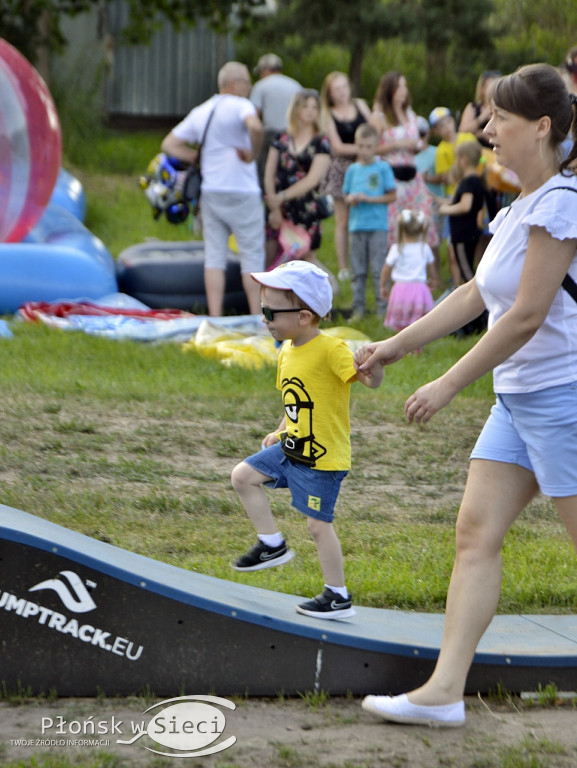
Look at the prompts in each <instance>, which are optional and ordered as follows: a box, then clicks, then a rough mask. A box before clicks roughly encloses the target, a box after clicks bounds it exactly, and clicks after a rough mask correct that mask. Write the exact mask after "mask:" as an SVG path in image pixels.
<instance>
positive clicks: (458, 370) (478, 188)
mask: <svg viewBox="0 0 577 768" xmlns="http://www.w3.org/2000/svg"><path fill="white" fill-rule="evenodd" d="M269 63H270V60H269ZM277 64H278V62H277ZM260 69H261V67H260V66H259V71H260ZM563 72H564V73H565V74H568V75H569V76H570V77H569V78H568V79H567V78H563V77H562V73H561V71H560V70H559V69H558V68H556V67H553V66H551V65H548V64H531V65H526V66H522V67H520V68H519V69H518V70H516V71H515V72H514V73H512V74H509V75H506V76H501V75H500V74H499V73H497V72H494V71H491V72H486V73H484V74H483V75H482V77H481V78H480V79H479V83H478V88H477V94H476V96H475V100H474V102H472V103H471V104H470V105H467V106H466V107H465V109H464V110H463V114H462V116H461V120H460V122H459V125H458V126H457V121H456V120H455V117H454V115H453V114H452V112H451V110H450V109H449V108H447V107H444V106H442V107H437V108H435V109H434V110H433V111H432V112H431V114H430V115H429V118H428V120H426V119H425V118H423V117H420V116H418V115H417V114H416V113H415V112H414V110H413V109H412V107H411V100H410V94H409V90H408V86H407V82H406V79H405V77H404V76H403V75H402V74H401V73H397V72H388V73H385V75H383V77H382V79H381V81H380V83H379V87H378V89H377V94H376V96H375V100H374V103H373V105H372V109H371V110H369V109H368V106H367V105H366V104H365V103H364V102H362V101H361V100H356V99H353V98H352V97H351V93H350V84H349V83H348V79H347V78H346V76H345V75H344V74H343V73H331V75H329V76H327V78H326V79H325V82H324V84H323V88H322V90H321V95H320V96H319V95H318V94H317V92H316V91H312V90H306V89H302V88H299V89H298V90H297V91H296V92H295V93H294V94H293V95H292V96H291V97H290V100H289V108H288V113H287V114H288V117H287V124H286V126H284V127H283V128H282V129H281V130H280V131H276V132H275V135H274V136H273V138H272V140H271V144H270V148H269V149H268V151H267V156H266V163H265V170H264V179H263V184H264V202H265V204H266V211H267V213H266V217H267V228H268V229H267V239H268V240H269V241H272V243H273V244H274V243H275V237H276V235H275V233H277V232H278V231H279V230H281V229H282V226H283V222H284V221H285V220H290V221H291V222H292V223H293V224H296V225H299V226H302V227H303V228H306V230H307V233H308V235H307V236H308V237H309V239H310V250H309V252H308V253H307V254H305V256H304V258H303V259H302V260H292V261H288V262H287V263H285V264H281V265H280V266H278V267H276V268H274V269H273V270H272V271H267V270H266V269H265V255H264V219H265V213H264V208H263V199H262V197H261V195H260V192H259V190H260V187H259V184H258V176H257V172H256V164H255V162H254V160H255V158H256V157H258V155H259V152H260V149H261V143H262V138H263V135H264V130H265V129H266V125H265V129H263V123H262V122H261V118H262V119H264V115H265V104H264V102H262V101H261V106H260V107H259V109H258V110H257V108H256V107H255V106H254V105H253V104H252V102H251V101H250V99H249V96H250V91H251V84H250V78H249V76H248V70H247V69H246V67H244V66H243V65H240V64H237V63H229V64H228V65H225V67H224V68H223V70H221V76H219V88H220V94H221V97H220V98H219V97H214V98H213V99H212V100H209V102H206V104H203V105H201V106H200V107H198V108H197V109H196V110H193V111H192V112H191V114H190V115H189V116H188V117H187V118H185V120H184V121H183V122H182V123H181V124H180V125H179V126H177V127H176V128H175V129H174V131H173V132H171V134H169V136H168V137H167V138H166V139H165V142H164V144H163V149H165V151H167V152H169V151H170V152H174V153H175V154H177V156H179V157H181V159H183V160H187V159H188V160H193V159H194V153H193V151H192V150H190V148H188V143H190V142H191V141H194V140H198V138H199V136H200V135H202V132H203V130H204V126H205V125H206V123H207V120H208V119H209V116H210V115H211V114H213V115H214V119H212V120H211V123H210V128H209V130H208V137H205V140H204V142H203V147H202V154H203V162H204V165H203V173H205V172H206V173H205V182H204V183H205V187H204V190H203V195H204V194H206V197H207V200H206V201H205V203H203V205H205V204H206V205H207V210H208V217H207V221H205V226H206V225H207V223H209V222H210V226H215V230H216V231H215V233H214V236H212V235H211V237H210V239H209V240H208V241H207V258H209V259H210V260H209V262H208V266H207V270H211V269H214V270H216V269H217V268H218V258H217V257H216V256H215V252H214V251H212V248H213V247H214V249H216V248H217V246H218V247H221V246H222V243H223V242H224V237H225V234H228V232H229V231H231V232H233V233H234V234H235V236H237V241H238V243H239V251H240V254H241V262H242V264H243V275H246V278H247V284H248V285H250V282H252V283H253V284H254V286H256V296H257V299H256V301H255V303H254V304H253V306H254V307H255V308H256V311H260V312H262V315H263V318H264V320H265V322H266V325H267V328H268V330H269V331H270V333H271V335H272V336H273V338H274V339H275V340H277V341H279V342H280V341H288V342H289V343H287V344H285V345H283V346H282V348H281V352H280V355H279V363H278V373H277V387H278V389H279V390H281V393H282V400H283V405H284V415H283V418H282V420H281V422H280V424H279V426H278V427H277V428H275V429H273V431H272V432H270V433H269V434H267V435H266V436H265V438H264V441H263V448H262V450H261V451H259V452H258V453H256V454H254V455H253V456H250V457H249V458H247V459H246V460H245V461H243V462H241V463H240V464H238V465H237V467H236V468H235V469H234V471H233V474H232V482H233V486H234V488H235V490H236V491H237V492H238V494H239V496H240V499H241V501H242V503H243V505H244V507H245V509H246V511H247V514H248V515H249V518H250V519H251V521H252V522H253V524H254V527H255V530H256V533H257V543H256V545H255V546H254V547H253V548H252V549H250V550H249V551H248V552H247V553H246V554H245V555H242V556H240V557H239V558H238V559H237V560H236V561H235V563H234V564H233V567H234V568H235V569H236V570H239V571H256V570H261V569H264V568H271V567H275V566H278V565H282V564H283V563H286V562H288V561H289V560H291V559H292V558H293V556H294V553H293V552H292V550H290V549H289V548H288V545H287V542H286V540H285V538H284V535H283V534H282V533H281V532H280V531H279V530H278V529H277V524H276V522H275V520H274V517H273V516H272V513H271V510H270V507H269V504H268V500H267V496H266V494H265V492H264V490H263V487H268V488H279V487H282V488H288V489H289V490H290V492H291V494H292V503H293V506H295V508H296V509H298V510H299V511H300V512H302V513H303V514H304V515H305V516H306V518H307V520H308V528H309V531H310V533H311V535H312V536H313V538H314V540H315V543H316V545H317V551H318V554H319V559H320V564H321V569H322V573H323V577H324V579H325V585H324V589H323V591H322V592H321V594H319V595H318V596H317V597H316V598H313V599H312V600H309V601H306V602H304V603H302V604H300V605H299V606H297V611H298V612H299V613H302V614H304V615H306V616H310V617H314V618H317V619H325V620H326V619H343V618H350V617H352V616H353V615H354V607H353V604H352V598H351V595H350V593H349V591H348V588H347V586H346V583H345V574H344V563H343V557H342V552H341V548H340V544H339V540H338V538H337V535H336V533H335V530H334V528H333V519H334V508H335V502H336V499H337V496H338V492H339V489H340V485H341V482H342V480H343V479H344V477H345V475H346V474H347V471H348V469H349V467H350V460H351V457H350V428H349V410H348V409H349V388H350V387H349V385H350V384H351V383H353V382H354V381H360V382H361V383H362V384H364V385H366V386H368V387H371V388H375V387H378V386H380V385H381V383H382V380H383V368H384V366H385V365H392V364H395V363H396V362H398V361H399V360H401V359H402V358H403V357H404V356H406V355H407V354H410V353H412V352H415V351H418V350H420V349H422V348H423V347H425V346H426V345H427V344H429V343H431V342H432V341H435V340H436V339H439V338H441V337H443V336H445V335H447V334H450V333H456V332H457V331H459V330H460V329H462V328H465V327H467V326H468V325H470V324H471V323H475V322H476V321H477V320H478V318H479V317H480V316H482V315H483V314H484V313H487V315H488V326H487V331H486V333H484V334H483V335H481V336H480V338H479V339H478V341H477V342H476V343H475V345H474V346H472V347H471V348H470V349H469V351H467V352H466V353H465V354H464V355H463V356H462V357H461V358H460V359H459V360H458V361H457V362H456V363H455V364H454V365H452V366H451V367H450V368H449V370H448V371H447V372H446V373H444V374H443V375H441V376H440V377H439V378H437V379H435V380H434V381H431V382H429V383H427V384H425V385H423V386H421V387H420V388H419V389H417V390H416V392H414V393H413V394H412V395H410V396H409V398H408V399H407V401H406V404H405V416H406V418H407V420H408V421H409V422H416V423H426V422H428V421H429V420H430V419H431V418H432V417H433V416H434V415H435V414H436V413H437V412H438V411H439V410H441V409H442V408H444V407H446V406H447V405H448V404H449V403H450V402H451V401H452V400H453V398H454V397H455V396H456V395H457V394H458V393H459V392H461V391H462V390H463V389H464V388H465V387H467V386H468V385H469V384H471V383H472V382H474V381H476V380H477V379H479V378H480V377H481V376H484V375H485V374H487V373H489V372H492V373H493V384H494V391H495V395H496V402H495V405H494V406H493V408H492V409H491V412H490V414H489V417H488V419H487V421H486V423H485V426H484V428H483V430H482V432H481V434H480V436H479V438H478V440H477V443H476V445H475V446H474V448H473V450H472V452H471V455H470V465H469V474H468V479H467V483H466V487H465V491H464V496H463V500H462V503H461V506H460V510H459V514H458V519H457V526H456V557H455V563H454V567H453V572H452V576H451V581H450V585H449V591H448V596H447V605H446V617H445V625H444V634H443V640H442V644H441V649H440V653H439V657H438V660H437V663H436V666H435V669H434V672H433V674H432V676H431V677H430V679H429V680H427V681H426V682H425V683H424V684H423V685H422V686H421V687H419V688H418V689H416V690H413V691H410V692H408V693H406V694H401V695H399V696H388V695H386V693H385V692H384V691H379V692H377V693H376V694H374V695H370V696H367V697H365V699H364V700H363V708H364V709H365V710H366V711H368V712H370V713H372V714H374V715H376V716H378V717H380V718H382V719H384V720H389V721H393V722H400V723H409V724H417V725H435V726H444V727H456V726H461V725H463V724H464V722H465V706H464V700H463V696H464V692H465V687H466V680H467V675H468V671H469V668H470V666H471V663H472V661H473V656H474V654H475V650H476V648H477V645H478V643H479V641H480V639H481V637H482V635H483V633H484V631H485V630H486V628H487V627H488V625H489V623H490V621H491V619H492V617H493V615H494V614H495V611H496V608H497V604H498V600H499V593H500V584H501V549H502V545H503V541H504V538H505V535H506V533H507V532H508V530H509V529H510V527H511V526H512V525H513V523H514V522H515V520H516V519H517V517H518V516H519V515H520V514H521V512H522V511H523V509H524V508H525V507H526V506H527V505H528V504H529V502H530V501H531V500H532V499H533V498H534V496H535V495H536V494H537V493H539V492H541V493H543V494H545V495H547V496H549V497H551V498H552V500H553V503H554V505H555V507H556V509H557V511H558V513H559V515H560V517H561V520H562V521H563V523H564V524H565V526H566V527H567V529H568V532H569V534H570V536H571V538H572V540H573V542H574V544H575V546H576V547H577V440H576V437H575V435H576V434H577V408H575V405H576V397H577V283H576V282H575V280H576V279H577V178H576V170H575V169H576V167H577V49H573V50H572V51H570V53H569V55H568V57H567V61H566V63H565V65H564V68H563ZM267 119H268V118H267ZM277 127H278V126H277ZM481 130H482V132H483V133H482V135H481V134H480V131H481ZM431 132H435V133H436V134H437V138H438V141H439V143H438V146H437V148H436V150H435V158H434V162H433V160H432V153H431V152H430V151H429V150H430V145H429V143H428V140H429V134H430V133H431ZM480 139H482V140H483V142H486V143H488V144H489V146H490V147H492V151H493V152H494V154H495V156H496V159H497V160H498V162H499V163H500V164H501V165H502V166H503V167H504V168H506V169H508V171H509V172H511V173H513V174H514V178H515V179H516V183H517V184H518V189H517V192H516V194H515V196H514V198H512V199H511V200H509V201H507V204H505V205H502V207H501V208H500V209H499V210H494V209H492V210H490V207H491V205H495V200H491V199H490V197H489V198H487V195H486V189H485V186H484V184H483V181H482V180H481V178H480V176H481V172H480V165H481V158H482V153H483V151H484V144H483V143H482V141H480ZM218 143H220V144H226V146H227V147H228V151H227V153H226V157H224V158H223V160H222V163H223V165H222V167H221V166H220V165H218V164H217V160H216V155H217V144H218ZM213 155H214V156H215V157H214V159H213ZM383 158H384V159H383ZM213 166H214V168H216V170H214V169H213ZM249 169H250V170H249ZM219 170H221V171H222V173H220V174H219V173H217V171H219ZM225 171H226V172H225ZM481 171H482V167H481ZM213 173H214V177H213V175H212V174H213ZM215 179H216V181H215ZM217 182H218V183H217ZM241 182H242V184H243V185H244V187H243V191H242V192H241V191H240V183H241ZM323 185H326V187H325V188H327V189H330V190H331V194H333V195H334V196H335V198H336V200H337V201H338V202H337V205H338V206H339V207H338V208H335V210H339V211H340V213H339V217H340V218H339V222H340V229H339V228H338V227H337V228H336V232H335V237H336V239H337V243H338V246H337V252H338V253H339V254H340V255H339V267H340V271H341V272H344V270H346V269H350V270H351V273H352V275H351V276H352V282H353V297H354V298H353V301H354V308H355V312H357V313H358V315H359V316H360V315H362V314H363V313H364V311H365V306H366V305H365V287H366V279H367V277H368V275H369V274H370V275H371V281H372V284H373V288H374V290H375V301H376V306H377V308H378V310H380V312H381V313H382V314H383V315H384V322H385V324H386V325H387V326H389V327H391V328H392V329H394V330H395V331H396V333H395V334H394V335H392V336H390V337H389V338H387V339H385V340H384V341H380V342H376V343H371V344H368V345H365V346H363V347H361V348H360V349H358V350H357V351H356V352H355V353H354V355H352V353H351V352H350V350H348V348H347V347H346V345H345V344H344V343H343V342H342V341H341V340H338V339H334V338H332V337H330V336H329V335H327V334H323V333H322V332H321V331H320V330H319V323H320V322H321V320H322V319H323V318H324V317H325V316H326V315H327V313H328V312H329V311H330V309H331V306H332V298H333V292H334V291H333V288H332V287H331V283H330V280H329V276H328V274H327V272H326V270H324V269H323V268H322V265H319V264H318V263H314V261H315V260H316V259H317V257H316V253H317V251H318V248H319V246H320V242H321V228H320V219H321V208H322V194H323ZM433 185H441V187H439V186H433ZM441 190H442V192H443V194H442V195H440V194H439V192H440V191H441ZM249 201H250V204H249ZM497 207H498V206H497ZM205 210H206V209H205ZM257 210H258V211H260V213H258V214H257ZM204 215H205V211H204V210H203V216H204ZM442 217H445V221H446V223H447V227H448V229H447V232H446V233H445V232H444V231H443V226H444V224H443V218H442ZM488 219H490V221H488ZM343 222H346V230H347V232H348V234H349V235H350V238H349V239H347V242H346V243H345V240H344V238H343V227H344V226H345V224H344V223H343ZM249 227H252V233H253V237H254V239H253V241H252V243H251V246H252V250H250V251H248V250H247V253H244V252H243V248H244V245H245V244H246V243H248V240H249V238H248V236H246V239H245V235H247V233H248V228H249ZM485 230H487V233H488V242H487V244H486V248H485V250H484V253H483V255H482V258H481V260H480V261H478V245H479V242H480V240H481V235H482V233H483V232H484V231H485ZM445 234H446V235H447V236H448V238H449V241H450V244H451V248H450V252H451V253H452V258H453V268H454V272H453V274H454V282H455V288H454V290H453V291H451V292H450V293H449V294H448V296H447V297H446V298H444V299H443V300H442V301H440V302H438V303H437V304H436V306H434V307H433V302H432V296H431V291H430V288H429V285H428V281H433V280H435V279H438V275H437V274H436V270H435V267H436V264H437V262H436V255H435V252H434V249H435V248H436V247H437V245H438V242H439V239H440V238H441V237H443V236H445ZM217 240H218V242H217ZM257 242H258V248H260V249H261V251H260V254H257V253H256V250H255V248H254V246H255V243H257ZM347 244H350V254H348V253H347V248H346V245H347ZM339 249H340V250H339ZM385 252H386V253H385ZM247 254H248V255H247ZM349 257H350V262H348V261H347V259H348V258H349ZM345 265H346V266H345ZM344 278H345V275H344V274H341V279H344ZM391 282H392V288H391ZM210 287H211V285H210V284H209V283H207V289H209V288H210ZM248 294H249V291H248V289H247V295H248ZM251 295H254V294H251ZM379 302H380V303H379ZM385 302H386V303H385ZM257 303H258V307H257ZM212 306H214V305H212ZM375 687H376V688H377V689H378V687H379V681H378V680H375Z"/></svg>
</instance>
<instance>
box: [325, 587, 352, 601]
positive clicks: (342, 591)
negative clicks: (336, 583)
mask: <svg viewBox="0 0 577 768" xmlns="http://www.w3.org/2000/svg"><path fill="white" fill-rule="evenodd" d="M325 587H326V588H327V589H331V590H332V591H333V592H336V593H337V595H340V596H341V597H343V598H344V599H345V600H346V599H347V598H348V596H349V591H348V589H347V588H346V587H331V585H330V584H325Z"/></svg>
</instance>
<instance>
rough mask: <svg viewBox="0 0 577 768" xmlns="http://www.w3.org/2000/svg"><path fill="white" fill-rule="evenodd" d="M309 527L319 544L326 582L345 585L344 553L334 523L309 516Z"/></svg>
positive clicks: (316, 542) (336, 585) (331, 584)
mask: <svg viewBox="0 0 577 768" xmlns="http://www.w3.org/2000/svg"><path fill="white" fill-rule="evenodd" d="M308 529H309V532H310V534H311V536H312V537H313V539H314V541H315V544H316V545H317V551H318V554H319V561H320V564H321V570H322V572H323V578H324V580H325V584H329V585H330V586H333V587H344V586H345V571H344V566H343V553H342V550H341V545H340V542H339V540H338V537H337V534H336V533H335V529H334V528H333V524H332V523H326V522H324V521H323V520H316V519H315V518H313V517H309V518H308Z"/></svg>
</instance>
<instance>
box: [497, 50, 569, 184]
mask: <svg viewBox="0 0 577 768" xmlns="http://www.w3.org/2000/svg"><path fill="white" fill-rule="evenodd" d="M490 98H491V100H492V101H493V103H494V104H495V106H496V107H499V108H500V109H504V110H505V111H507V112H512V113H513V114H514V115H520V116H521V117H524V118H525V119H526V120H538V119H539V118H540V117H543V116H544V115H547V117H549V118H550V120H551V143H552V145H553V147H554V148H555V149H557V148H558V147H559V145H560V144H561V142H562V141H564V140H565V139H566V138H567V135H568V134H569V132H570V131H571V132H572V138H573V147H572V149H571V152H570V153H569V156H568V157H567V158H566V159H565V160H564V161H563V163H561V165H560V170H564V169H565V168H567V166H568V165H570V164H571V163H572V162H573V161H574V160H575V158H576V157H577V120H576V113H577V107H576V106H575V104H574V103H573V99H572V98H571V94H569V93H568V91H567V87H566V85H565V83H564V82H563V79H562V78H561V76H560V74H559V72H558V70H557V69H556V68H555V67H552V66H551V65H550V64H527V65H526V66H524V67H520V68H519V69H518V70H517V71H516V72H513V74H511V75H506V76H505V77H501V78H499V79H498V80H496V81H495V82H494V83H493V86H492V88H491V94H490Z"/></svg>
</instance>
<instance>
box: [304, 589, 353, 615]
mask: <svg viewBox="0 0 577 768" xmlns="http://www.w3.org/2000/svg"><path fill="white" fill-rule="evenodd" d="M297 613H304V615H305V616H314V618H315V619H348V618H349V616H354V615H355V609H354V608H353V604H352V602H351V596H350V595H349V596H348V597H347V598H345V597H341V596H340V595H339V594H337V593H336V592H333V590H332V589H329V588H328V587H325V590H324V592H323V593H322V595H317V596H316V597H315V598H313V599H312V600H308V601H307V602H306V603H301V604H300V605H297Z"/></svg>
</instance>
